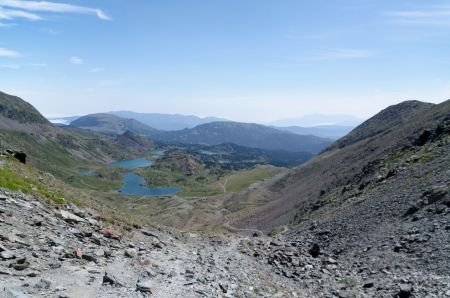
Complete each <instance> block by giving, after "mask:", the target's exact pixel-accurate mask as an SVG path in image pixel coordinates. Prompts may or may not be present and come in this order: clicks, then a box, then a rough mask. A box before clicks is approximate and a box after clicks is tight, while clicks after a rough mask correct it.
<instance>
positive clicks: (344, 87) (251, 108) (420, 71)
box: [0, 0, 450, 122]
mask: <svg viewBox="0 0 450 298" xmlns="http://www.w3.org/2000/svg"><path fill="white" fill-rule="evenodd" d="M449 53H450V2H448V1H423V0H420V1H419V0H415V1H414V0H396V1H392V0H345V1H344V0H314V1H312V0H310V1H306V0H276V1H275V0H274V1H271V0H264V1H262V0H189V1H187V0H103V1H100V0H89V1H87V0H86V1H83V0H64V1H58V2H39V1H23V0H22V1H21V0H0V90H2V91H5V92H8V93H13V94H16V95H19V96H21V97H23V98H25V99H26V100H28V101H30V102H31V103H32V104H34V105H35V106H36V107H37V108H38V109H40V110H41V111H42V112H43V113H44V114H45V115H47V116H63V115H75V114H86V113H92V112H101V111H110V110H134V111H139V112H162V113H181V114H195V115H200V116H207V115H213V116H220V117H225V118H229V119H233V120H239V121H248V122H250V121H257V122H265V121H271V120H275V119H279V118H289V117H297V116H301V115H305V114H311V113H322V114H351V115H356V116H361V117H368V116H370V115H372V114H374V113H376V112H378V111H379V110H380V109H382V108H384V107H386V106H388V105H390V104H394V103H397V102H400V101H403V100H407V99H419V100H425V101H430V102H441V101H443V100H445V99H447V98H449V97H450V96H449V95H450V71H449V66H450V65H449V64H450V59H449V58H450V57H449Z"/></svg>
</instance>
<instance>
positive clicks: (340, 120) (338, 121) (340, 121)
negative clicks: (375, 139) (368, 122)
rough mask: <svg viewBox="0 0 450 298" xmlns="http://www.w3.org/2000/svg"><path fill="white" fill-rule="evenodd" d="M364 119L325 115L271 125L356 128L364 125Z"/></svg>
mask: <svg viewBox="0 0 450 298" xmlns="http://www.w3.org/2000/svg"><path fill="white" fill-rule="evenodd" d="M363 121H364V119H361V118H358V117H355V116H351V115H324V114H310V115H305V116H302V117H298V118H286V119H280V120H276V121H273V122H271V123H269V124H270V125H274V126H281V127H289V126H301V127H310V126H323V125H341V126H356V125H358V124H360V123H362V122H363Z"/></svg>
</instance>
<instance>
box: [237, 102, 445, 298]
mask: <svg viewBox="0 0 450 298" xmlns="http://www.w3.org/2000/svg"><path fill="white" fill-rule="evenodd" d="M383 115H386V116H388V117H384V116H383ZM376 121H381V122H382V123H384V124H385V129H381V130H378V129H375V130H373V131H370V130H367V127H370V128H376V125H375V123H376ZM393 123H395V125H393ZM380 127H382V126H380ZM354 136H357V137H356V138H355V137H354ZM361 136H363V137H362V139H360V138H361ZM340 143H342V144H345V145H342V147H341V148H339V147H340V146H339V144H340ZM449 153H450V101H447V102H444V103H442V104H439V105H431V104H423V103H419V102H405V103H403V104H400V105H398V106H393V107H390V108H388V109H387V110H385V111H382V112H381V113H380V114H379V115H377V116H376V117H375V118H374V119H371V120H369V121H368V122H366V123H364V124H362V125H361V126H360V127H359V128H357V129H356V130H355V131H354V132H353V133H351V134H350V135H349V136H348V137H347V138H344V139H343V140H341V142H339V141H338V143H337V146H334V148H330V149H329V150H326V151H325V152H323V153H322V154H321V155H319V156H318V157H316V158H315V159H313V160H312V161H310V162H308V163H307V164H305V165H304V166H300V167H299V168H297V169H296V170H295V171H293V172H291V173H290V174H288V175H286V176H285V177H283V178H281V179H279V180H277V181H276V182H275V183H272V184H270V185H269V186H266V188H265V189H264V190H259V193H258V194H259V197H258V200H259V203H261V202H266V204H267V206H268V207H266V206H264V207H260V210H259V212H257V213H254V214H253V217H250V220H242V219H241V220H238V221H235V222H234V224H235V225H237V226H239V225H241V226H242V227H247V228H248V227H262V228H266V229H268V228H270V227H273V226H275V225H276V224H280V223H289V224H290V225H289V226H288V227H287V228H286V229H287V231H285V232H283V233H281V234H280V235H279V236H278V237H279V238H280V239H282V240H283V243H282V244H281V245H279V248H278V249H277V250H275V249H271V250H268V249H267V248H266V247H265V246H264V245H259V246H256V247H254V246H251V245H248V246H247V251H248V253H249V255H254V256H255V257H256V258H257V259H261V260H267V261H268V262H270V263H271V264H272V265H273V266H274V268H275V270H278V271H279V272H281V274H283V275H285V276H290V277H291V278H293V279H294V280H298V281H299V283H300V282H305V279H306V280H308V279H314V278H315V276H309V277H308V275H306V276H305V274H304V270H305V269H304V268H305V266H304V265H303V264H300V265H298V263H299V261H298V260H297V257H296V255H295V251H297V247H298V245H299V244H301V245H307V246H308V252H309V253H310V254H311V255H312V256H315V257H316V258H317V259H318V260H319V262H322V263H325V264H326V265H327V267H326V270H322V272H321V275H320V279H321V282H322V284H321V288H320V291H319V292H318V293H316V295H317V296H325V297H364V296H365V297H450V283H449V280H450V271H449V268H450V261H449V259H448V256H449V254H450V225H449V223H450V195H449V193H450V154H449ZM319 177H320V178H319ZM267 189H269V190H270V192H268V191H267ZM253 196H254V197H255V194H253ZM234 199H235V198H234ZM240 199H242V197H241V198H240ZM246 199H247V197H244V199H243V201H241V203H240V204H242V205H243V204H245V203H246ZM269 199H270V201H269ZM229 206H233V203H229ZM234 208H236V206H234ZM289 208H292V209H294V210H295V211H293V212H289V211H288V210H289ZM236 209H238V208H236ZM261 210H263V211H261ZM306 243H307V244H306ZM293 251H294V255H292V254H293ZM306 283H307V284H308V282H306Z"/></svg>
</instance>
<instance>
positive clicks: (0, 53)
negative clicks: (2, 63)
mask: <svg viewBox="0 0 450 298" xmlns="http://www.w3.org/2000/svg"><path fill="white" fill-rule="evenodd" d="M19 56H20V53H19V52H16V51H13V50H9V49H5V48H0V57H8V58H17V57H19Z"/></svg>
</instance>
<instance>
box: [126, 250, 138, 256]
mask: <svg viewBox="0 0 450 298" xmlns="http://www.w3.org/2000/svg"><path fill="white" fill-rule="evenodd" d="M136 254H137V252H136V249H134V248H129V249H127V250H126V251H125V256H126V257H129V258H134V257H136Z"/></svg>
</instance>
